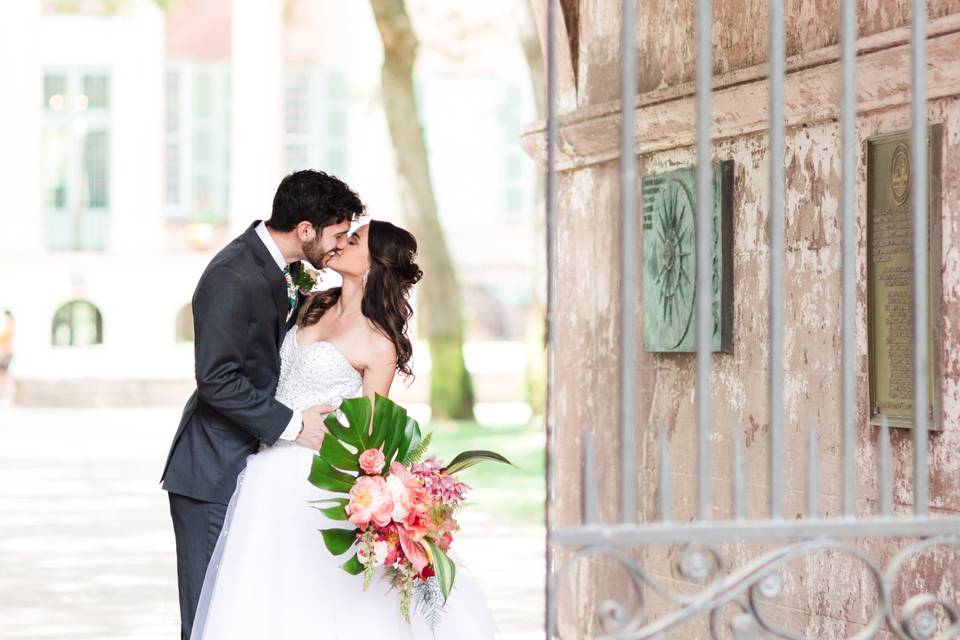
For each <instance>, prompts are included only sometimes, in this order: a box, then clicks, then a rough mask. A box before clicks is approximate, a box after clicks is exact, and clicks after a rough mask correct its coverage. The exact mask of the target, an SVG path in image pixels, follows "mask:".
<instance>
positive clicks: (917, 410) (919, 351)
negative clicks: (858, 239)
mask: <svg viewBox="0 0 960 640" xmlns="http://www.w3.org/2000/svg"><path fill="white" fill-rule="evenodd" d="M910 18H911V24H910V59H911V66H910V75H911V91H910V111H911V120H912V127H911V129H912V130H911V153H910V155H911V156H912V157H911V159H910V160H911V161H910V165H911V167H912V168H913V175H912V176H911V178H912V179H911V181H910V188H911V190H912V192H913V193H912V196H913V474H914V475H913V512H914V513H915V514H917V515H918V516H925V515H927V511H928V502H929V499H930V498H929V490H928V483H929V475H928V472H927V426H928V425H927V395H928V393H927V366H928V364H929V354H928V353H927V340H928V338H929V336H928V329H929V327H930V325H929V308H928V303H929V299H928V296H929V289H928V287H927V279H928V269H927V259H928V256H927V241H928V240H927V238H928V235H929V233H928V224H927V180H928V177H927V3H926V0H913V4H912V14H911V16H910ZM937 264H940V260H939V259H938V260H937ZM937 275H938V276H939V274H937Z"/></svg>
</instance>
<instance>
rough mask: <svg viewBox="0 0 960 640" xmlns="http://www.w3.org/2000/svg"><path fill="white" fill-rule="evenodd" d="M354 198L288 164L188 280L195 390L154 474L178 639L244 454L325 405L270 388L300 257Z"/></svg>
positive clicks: (311, 251)
mask: <svg viewBox="0 0 960 640" xmlns="http://www.w3.org/2000/svg"><path fill="white" fill-rule="evenodd" d="M363 209H364V207H363V204H362V203H361V202H360V198H359V197H357V194H356V193H354V192H353V191H352V190H351V189H350V188H349V187H348V186H347V185H346V184H344V183H343V182H341V181H340V180H338V179H337V178H335V177H333V176H329V175H327V174H325V173H322V172H318V171H298V172H296V173H293V174H291V175H289V176H287V177H286V178H284V179H283V181H282V182H281V183H280V186H279V187H278V188H277V193H276V196H275V197H274V200H273V210H272V213H271V216H270V219H269V220H267V221H266V222H261V221H258V222H255V223H253V224H252V225H251V226H250V228H248V229H247V231H246V232H244V234H243V235H241V236H240V237H239V238H237V239H236V240H234V241H233V242H231V243H230V244H228V245H227V246H226V247H225V248H224V249H223V250H222V251H220V253H218V254H217V255H216V256H215V257H214V258H213V260H211V262H210V264H209V265H208V266H207V268H206V270H205V271H204V272H203V275H201V276H200V281H199V282H198V283H197V288H196V291H195V292H194V294H193V318H194V330H195V336H196V339H195V348H194V350H195V358H196V380H197V390H196V391H195V392H194V393H193V395H192V396H190V399H189V400H188V401H187V405H186V407H185V408H184V411H183V418H182V419H181V421H180V426H179V428H178V429H177V433H176V435H175V436H174V438H173V444H172V445H171V447H170V454H169V456H168V457H167V463H166V466H165V468H164V470H163V476H162V477H161V481H162V482H163V488H164V489H165V490H166V491H167V493H168V495H169V498H170V515H171V517H172V518H173V530H174V534H175V535H176V540H177V575H178V582H179V587H180V620H181V637H182V638H184V639H186V638H189V637H190V630H191V628H192V626H193V618H194V615H195V613H196V609H197V602H198V600H199V598H200V590H201V587H202V586H203V579H204V575H205V574H206V570H207V564H208V563H209V561H210V556H211V554H212V553H213V549H214V546H215V545H216V542H217V539H218V538H219V536H220V530H221V528H222V527H223V521H224V516H225V515H226V509H227V503H229V501H230V497H231V496H232V495H233V491H234V489H235V487H236V483H237V476H238V475H239V473H240V471H241V470H242V469H243V467H244V466H245V465H246V459H247V456H249V455H250V454H252V453H256V451H257V450H258V449H259V447H260V446H261V445H272V444H273V443H275V442H276V441H277V440H278V439H280V438H283V439H286V440H295V441H296V442H298V443H299V444H302V445H304V446H306V447H309V448H311V449H314V450H318V449H319V448H320V443H321V442H322V440H323V435H324V433H325V431H326V429H325V427H324V426H323V418H324V416H325V415H326V414H327V413H329V412H330V411H331V410H332V408H331V407H311V408H309V409H306V410H304V411H303V412H300V411H296V410H294V409H291V408H290V407H287V406H284V405H283V404H282V403H280V402H279V401H277V400H276V399H275V398H274V393H275V391H276V388H277V380H278V378H279V375H280V344H281V342H282V341H283V338H284V336H285V335H286V333H287V330H288V329H289V328H290V327H291V326H292V325H293V323H294V322H295V319H296V310H297V305H298V304H299V301H300V296H301V294H300V292H299V289H298V286H297V281H298V277H299V276H300V272H301V265H300V261H301V260H308V261H309V262H310V263H311V264H313V265H315V266H317V267H321V268H322V267H324V266H326V262H327V260H328V258H329V257H330V256H331V255H333V254H335V253H336V252H337V251H339V250H342V249H343V247H344V246H345V244H346V240H347V233H348V232H349V230H350V224H351V222H353V221H355V220H356V219H357V218H358V217H359V216H361V215H362V214H363ZM304 482H306V479H304ZM277 544H283V541H282V540H277Z"/></svg>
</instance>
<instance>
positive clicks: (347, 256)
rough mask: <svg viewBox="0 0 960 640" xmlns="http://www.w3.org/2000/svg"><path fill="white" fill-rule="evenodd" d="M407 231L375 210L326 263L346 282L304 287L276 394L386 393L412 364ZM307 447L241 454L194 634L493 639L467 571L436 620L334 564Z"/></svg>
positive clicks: (317, 399) (296, 400) (282, 445)
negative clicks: (405, 608) (309, 290)
mask: <svg viewBox="0 0 960 640" xmlns="http://www.w3.org/2000/svg"><path fill="white" fill-rule="evenodd" d="M416 249H417V244H416V240H415V239H414V237H413V236H412V235H411V234H410V233H408V232H407V231H405V230H403V229H400V228H398V227H396V226H394V225H392V224H390V223H388V222H382V221H377V220H374V221H371V222H370V223H369V224H368V225H364V226H361V227H359V228H358V229H357V231H356V232H355V233H354V234H353V235H352V236H351V237H350V239H349V241H348V242H347V246H346V247H345V248H344V249H343V250H342V251H341V252H340V253H339V254H338V255H336V256H334V257H332V258H331V259H330V261H329V263H328V264H327V266H328V267H329V268H331V269H332V270H334V271H336V272H337V273H339V274H340V275H341V276H342V277H343V286H342V287H341V288H338V289H331V290H328V291H324V292H321V293H318V294H315V295H313V296H312V297H311V299H310V300H309V302H308V303H307V304H305V305H304V307H303V310H302V312H301V314H300V317H299V319H298V321H297V324H296V325H295V326H294V327H293V328H292V329H291V330H290V331H289V332H288V333H287V335H286V337H285V339H284V341H283V345H282V346H281V348H280V357H281V370H280V380H279V384H278V386H277V393H276V397H277V399H278V400H280V401H281V402H283V403H284V404H286V405H287V406H289V407H291V408H294V409H302V408H306V407H311V406H315V405H330V406H336V405H338V404H339V403H340V402H341V401H342V400H343V399H344V398H349V397H354V396H356V395H359V393H360V392H361V391H362V393H363V394H364V395H366V396H368V397H370V398H371V400H372V399H373V398H374V396H375V394H378V393H379V394H380V395H383V396H386V395H387V394H388V392H389V390H390V385H391V382H392V381H393V378H394V375H395V374H396V373H398V372H399V373H400V374H401V375H409V374H410V366H409V361H410V356H411V352H412V347H411V344H410V339H409V338H408V337H407V321H408V320H409V318H410V316H411V314H412V310H411V308H410V304H409V302H408V301H407V297H408V295H409V292H410V289H411V288H412V287H413V285H414V284H416V282H417V281H418V280H419V279H420V276H421V271H420V269H419V268H418V267H417V265H416V263H415V262H414V257H415V254H416ZM314 453H315V452H314V451H312V450H310V449H307V448H305V447H302V446H300V445H298V444H296V443H294V442H292V441H285V440H279V441H277V444H275V445H274V446H272V447H265V448H263V449H261V451H260V452H258V453H257V454H255V455H252V456H250V458H249V459H248V461H247V467H246V470H245V471H243V473H241V474H240V477H239V478H238V480H237V488H236V490H235V492H234V494H233V498H232V499H231V501H230V505H229V507H228V511H227V516H226V522H225V523H224V527H223V531H222V532H221V534H220V538H219V540H218V542H217V545H216V548H215V550H214V552H213V557H212V558H211V560H210V565H209V568H208V569H207V575H206V578H205V580H204V583H203V590H202V592H201V595H200V604H199V606H198V610H197V616H196V620H195V622H194V626H193V634H192V636H191V637H192V638H194V640H221V639H223V640H228V639H229V640H244V639H249V640H254V639H255V640H274V639H276V640H300V639H308V638H323V639H327V638H330V639H334V638H377V639H394V638H395V639H398V640H399V639H409V640H420V639H432V638H437V639H445V638H449V639H451V640H452V639H456V640H461V639H470V638H477V639H479V638H492V637H494V636H495V634H496V629H495V625H494V622H493V618H492V616H491V614H490V611H489V609H488V608H487V605H486V604H485V602H484V600H483V598H482V596H481V595H480V592H479V590H478V589H477V586H476V584H475V583H474V581H473V580H472V579H471V576H470V575H469V574H468V573H467V572H466V571H465V570H464V569H463V567H461V566H458V571H457V579H456V582H455V584H454V588H453V591H452V593H451V594H450V597H449V599H448V600H447V604H446V606H445V608H444V612H443V613H442V615H441V617H440V621H439V623H438V624H437V625H436V627H434V628H432V629H431V628H430V626H429V625H428V624H427V622H426V621H425V620H424V618H423V616H420V615H417V613H416V612H412V622H411V623H409V624H408V623H407V622H406V621H404V620H403V618H402V617H401V614H400V606H399V595H398V594H397V593H396V592H395V591H391V590H390V587H389V585H388V584H387V583H386V582H384V581H379V580H378V579H377V578H376V577H375V578H374V581H373V582H372V583H371V585H370V588H369V589H368V590H367V591H364V590H363V580H362V579H360V578H359V577H358V576H352V575H349V574H347V573H346V572H344V571H343V570H342V569H340V567H339V565H340V564H341V563H342V562H343V559H342V558H337V557H334V556H333V555H331V554H330V552H329V551H327V549H326V547H325V546H324V544H323V540H322V538H321V536H320V533H319V532H318V530H319V529H323V528H326V527H330V526H338V525H340V524H342V523H337V522H333V521H331V520H328V519H327V518H326V517H325V516H324V515H323V514H322V513H321V512H320V511H318V510H316V509H314V508H312V507H311V505H310V501H313V500H318V499H320V498H323V497H330V496H331V495H332V494H329V493H328V492H325V491H322V490H320V489H317V488H315V487H314V486H313V485H311V484H310V483H309V482H308V481H307V476H308V475H309V473H310V466H311V463H312V460H313V456H314Z"/></svg>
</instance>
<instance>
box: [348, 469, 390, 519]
mask: <svg viewBox="0 0 960 640" xmlns="http://www.w3.org/2000/svg"><path fill="white" fill-rule="evenodd" d="M346 511H347V515H348V516H350V522H352V523H353V524H354V526H356V527H359V528H360V529H366V528H367V525H369V524H370V523H371V522H373V524H375V525H376V526H378V527H385V526H387V525H388V524H390V514H392V513H393V499H392V498H391V497H390V493H389V492H388V491H387V483H386V481H385V480H384V479H383V476H361V477H360V478H359V479H358V480H357V482H356V484H354V485H353V488H351V489H350V502H349V503H348V504H347V508H346Z"/></svg>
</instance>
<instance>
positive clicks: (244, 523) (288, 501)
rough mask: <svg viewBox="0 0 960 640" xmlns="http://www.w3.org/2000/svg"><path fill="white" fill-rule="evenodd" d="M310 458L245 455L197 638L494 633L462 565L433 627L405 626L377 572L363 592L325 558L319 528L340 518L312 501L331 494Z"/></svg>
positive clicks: (280, 449)
mask: <svg viewBox="0 0 960 640" xmlns="http://www.w3.org/2000/svg"><path fill="white" fill-rule="evenodd" d="M312 460H313V452H312V451H310V450H308V449H305V448H303V447H300V446H297V445H294V444H289V445H287V444H286V443H284V444H282V445H278V446H275V447H271V448H268V449H264V450H263V451H261V452H259V453H257V454H256V455H253V456H250V458H249V459H248V461H247V468H246V469H245V470H244V472H243V473H242V474H241V475H240V478H238V480H237V489H236V491H235V492H234V495H233V498H232V499H231V501H230V506H229V508H228V510H227V515H226V521H225V523H224V527H223V531H222V533H221V534H220V539H219V541H218V542H217V546H216V549H215V550H214V552H213V557H212V559H211V561H210V566H209V568H208V569H207V575H206V579H205V580H204V584H203V591H202V593H201V596H200V604H199V607H198V609H197V616H196V619H195V622H194V626H193V635H192V638H193V639H194V640H245V639H249V640H265V639H267V638H269V639H271V640H300V639H304V640H306V639H311V640H313V639H318V640H319V639H328V638H329V639H334V638H344V639H346V638H351V639H353V638H372V639H380V638H384V639H391V638H396V639H397V640H401V639H403V640H427V639H431V640H432V639H434V638H436V639H437V640H444V639H450V640H454V639H456V640H471V639H477V640H480V639H488V638H494V637H496V625H495V623H494V620H493V616H492V615H491V613H490V610H489V608H488V607H487V605H486V603H485V601H484V599H483V596H482V595H481V594H480V591H479V589H478V588H477V585H476V583H475V582H474V580H473V578H472V576H471V575H470V574H469V572H468V571H467V570H466V569H465V567H463V566H462V565H461V563H459V562H458V563H457V564H458V566H457V577H456V581H455V584H454V588H453V591H452V593H451V594H450V598H449V600H448V601H447V605H446V607H445V608H444V613H443V614H442V616H441V617H440V622H439V624H438V625H437V626H436V627H435V629H433V630H431V629H430V626H429V625H428V624H427V622H426V621H425V620H424V619H423V617H422V616H420V615H418V614H417V613H416V612H413V614H412V616H411V617H412V622H411V623H410V624H408V623H407V622H406V621H405V620H404V619H403V618H402V617H401V615H400V607H399V596H398V594H397V593H396V592H395V591H391V590H390V588H389V586H388V585H387V583H386V582H384V581H383V580H381V579H380V578H381V575H380V571H382V570H379V571H378V574H377V575H376V576H375V577H374V579H373V582H372V583H371V585H370V587H369V589H368V590H367V591H364V590H363V579H362V577H361V576H351V575H349V574H347V573H346V572H344V571H343V570H342V569H340V567H339V565H340V564H342V563H343V562H344V561H345V560H346V559H347V557H348V556H347V555H343V556H333V555H331V554H330V552H328V551H327V549H326V547H325V546H324V544H323V539H322V537H321V536H320V533H319V532H318V529H324V528H327V527H343V526H344V523H342V522H335V521H331V520H329V519H328V518H326V517H325V516H324V515H323V514H322V513H320V512H319V511H318V510H316V509H314V508H312V507H311V505H310V503H309V502H310V501H311V500H317V499H320V498H323V497H329V496H331V495H332V494H330V493H328V492H326V491H321V490H319V489H317V488H315V487H313V486H312V485H311V484H310V483H309V482H308V481H307V476H308V475H309V473H310V466H311V462H312Z"/></svg>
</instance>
